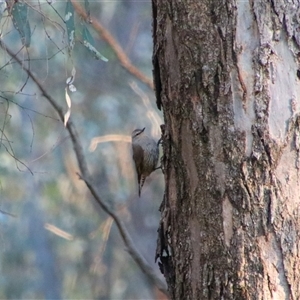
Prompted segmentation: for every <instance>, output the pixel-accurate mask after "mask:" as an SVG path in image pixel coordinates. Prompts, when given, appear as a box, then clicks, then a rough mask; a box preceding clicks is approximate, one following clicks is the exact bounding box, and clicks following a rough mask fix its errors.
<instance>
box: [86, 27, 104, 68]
mask: <svg viewBox="0 0 300 300" xmlns="http://www.w3.org/2000/svg"><path fill="white" fill-rule="evenodd" d="M82 39H83V45H84V46H85V47H86V48H87V49H88V50H89V51H90V52H92V54H93V55H94V57H95V58H96V59H101V60H103V61H105V62H106V61H108V59H107V58H106V57H104V56H103V55H102V54H101V53H100V52H99V51H98V50H97V49H96V48H95V41H94V39H93V37H92V35H91V34H90V32H89V30H88V29H87V27H86V26H84V27H83V31H82Z"/></svg>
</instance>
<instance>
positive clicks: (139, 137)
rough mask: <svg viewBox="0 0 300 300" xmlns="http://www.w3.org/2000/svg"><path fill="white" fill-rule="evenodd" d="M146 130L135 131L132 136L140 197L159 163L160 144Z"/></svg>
mask: <svg viewBox="0 0 300 300" xmlns="http://www.w3.org/2000/svg"><path fill="white" fill-rule="evenodd" d="M145 128H146V127H144V128H143V129H135V130H133V132H132V134H131V139H132V152H133V160H134V163H135V167H136V172H137V177H138V185H139V196H141V190H142V187H143V185H144V182H145V179H146V177H147V176H149V175H150V174H151V173H152V172H153V171H154V170H155V169H156V165H157V162H158V156H159V150H158V143H156V142H155V140H154V139H153V138H151V137H149V136H147V135H146V133H145Z"/></svg>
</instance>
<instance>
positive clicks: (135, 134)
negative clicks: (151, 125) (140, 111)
mask: <svg viewBox="0 0 300 300" xmlns="http://www.w3.org/2000/svg"><path fill="white" fill-rule="evenodd" d="M145 128H146V127H144V128H143V129H134V130H133V131H132V133H131V138H132V139H133V140H134V139H135V138H137V137H138V136H140V135H141V134H142V133H143V132H144V130H145Z"/></svg>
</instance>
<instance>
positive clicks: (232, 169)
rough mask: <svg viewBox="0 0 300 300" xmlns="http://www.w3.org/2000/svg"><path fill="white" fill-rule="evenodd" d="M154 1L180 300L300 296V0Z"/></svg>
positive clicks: (162, 238)
mask: <svg viewBox="0 0 300 300" xmlns="http://www.w3.org/2000/svg"><path fill="white" fill-rule="evenodd" d="M294 2H297V3H298V4H293V3H292V1H287V0H281V1H275V0H271V1H267V0H255V1H247V0H245V1H233V0H224V1H214V0H201V1H200V0H190V1H179V0H177V1H176V0H168V1H167V0H153V19H154V23H153V37H154V55H153V64H154V79H155V86H156V96H157V104H158V107H162V109H163V111H164V119H165V125H164V126H163V128H162V129H163V150H164V156H163V160H162V167H163V171H164V176H165V181H166V190H165V197H164V201H163V203H162V206H161V213H162V218H161V224H160V228H159V237H158V247H157V254H156V257H157V258H158V259H159V264H160V267H161V270H162V272H163V273H164V275H165V277H166V279H167V282H168V286H169V290H170V294H171V297H172V298H173V299H201V300H204V299H239V300H240V299H263V300H266V299H280V300H281V299H294V300H296V299H300V232H299V231H300V196H299V186H298V184H299V179H300V177H299V168H300V152H299V150H300V147H299V136H300V135H299V132H300V131H299V130H300V114H299V110H300V98H299V96H298V95H300V84H299V80H298V78H297V76H299V77H300V71H298V69H297V68H298V65H299V60H298V59H299V58H300V51H299V44H300V25H299V21H300V17H299V14H300V9H299V7H300V3H299V1H294Z"/></svg>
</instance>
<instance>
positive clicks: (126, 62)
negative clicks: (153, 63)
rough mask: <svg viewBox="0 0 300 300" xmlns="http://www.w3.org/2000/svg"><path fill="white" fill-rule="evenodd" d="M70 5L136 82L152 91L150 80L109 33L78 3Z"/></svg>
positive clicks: (74, 2)
mask: <svg viewBox="0 0 300 300" xmlns="http://www.w3.org/2000/svg"><path fill="white" fill-rule="evenodd" d="M72 4H73V6H74V8H75V10H76V12H77V14H78V15H79V16H81V17H82V18H83V19H84V20H88V21H89V23H91V26H93V28H94V29H95V30H96V31H97V33H98V34H99V35H100V36H101V37H102V39H103V40H105V41H106V42H107V44H109V45H110V47H111V48H112V50H113V51H114V52H115V54H116V56H117V58H118V60H119V61H120V63H121V65H122V66H123V67H124V68H125V69H126V70H127V71H128V72H129V73H131V74H132V75H133V76H135V77H136V78H137V79H138V80H140V81H142V82H143V83H145V84H146V85H147V86H148V87H149V88H150V89H152V90H153V89H154V86H153V81H152V79H150V78H148V77H147V76H146V75H144V74H143V73H142V72H141V71H140V70H139V69H138V68H136V67H135V66H134V65H133V64H132V63H131V61H130V59H129V58H128V56H127V55H126V53H125V52H124V50H123V49H122V47H121V46H120V44H119V43H118V42H117V41H116V39H115V38H114V37H113V36H112V35H111V33H110V32H109V31H108V30H107V29H106V28H105V27H104V26H103V25H102V24H101V23H100V22H99V21H98V20H97V19H95V18H93V17H91V16H88V15H87V13H86V12H85V10H84V9H83V7H82V6H81V5H80V4H79V2H78V1H74V0H72Z"/></svg>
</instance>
